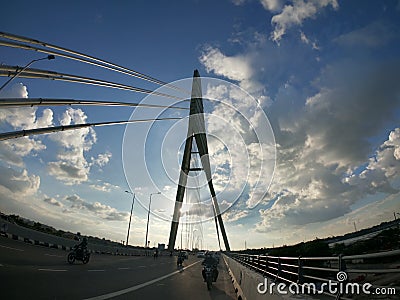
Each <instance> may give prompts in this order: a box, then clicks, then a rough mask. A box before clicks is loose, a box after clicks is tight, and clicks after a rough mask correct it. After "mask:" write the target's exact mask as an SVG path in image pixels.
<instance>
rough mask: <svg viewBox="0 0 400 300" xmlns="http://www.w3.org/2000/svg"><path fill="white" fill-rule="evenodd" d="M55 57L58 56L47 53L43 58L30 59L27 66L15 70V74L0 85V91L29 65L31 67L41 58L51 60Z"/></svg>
mask: <svg viewBox="0 0 400 300" xmlns="http://www.w3.org/2000/svg"><path fill="white" fill-rule="evenodd" d="M55 58H56V57H55V56H54V55H47V56H46V57H43V58H38V59H34V60H31V61H30V62H29V63H28V64H27V65H26V66H25V67H23V68H22V69H21V70H20V71H18V69H17V70H16V72H15V74H14V76H13V77H11V78H10V79H8V80H7V82H6V83H4V84H3V85H2V86H1V87H0V91H1V90H2V89H3V88H4V87H5V86H6V85H7V84H9V83H10V82H11V81H13V80H14V78H16V77H17V76H18V75H19V74H21V73H22V72H23V71H25V70H26V68H28V67H29V66H30V65H31V64H33V63H34V62H36V61H39V60H45V59H48V60H51V59H55Z"/></svg>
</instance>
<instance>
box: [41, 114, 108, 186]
mask: <svg viewBox="0 0 400 300" xmlns="http://www.w3.org/2000/svg"><path fill="white" fill-rule="evenodd" d="M86 119H87V116H86V114H85V113H84V112H83V111H82V110H81V109H73V108H69V109H68V110H67V111H65V112H64V114H63V115H62V117H61V119H60V124H61V125H71V124H83V123H86ZM50 138H51V139H52V140H53V141H55V142H56V143H57V144H59V145H60V147H61V149H62V150H61V151H60V152H59V153H58V155H57V158H58V161H55V162H49V163H48V171H49V174H50V175H52V176H54V177H56V178H57V179H58V180H61V181H63V182H64V183H65V184H68V185H72V184H79V183H81V182H85V181H87V180H88V175H89V172H90V166H91V164H90V163H89V162H88V161H87V160H86V158H85V152H87V151H89V150H91V148H92V146H93V144H94V143H96V140H97V138H96V132H95V131H94V130H93V129H92V128H83V129H77V130H71V131H65V132H57V133H54V134H52V135H51V136H50ZM105 159H107V156H106V157H105ZM105 159H104V158H102V159H101V160H99V162H100V163H105Z"/></svg>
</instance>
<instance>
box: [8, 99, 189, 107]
mask: <svg viewBox="0 0 400 300" xmlns="http://www.w3.org/2000/svg"><path fill="white" fill-rule="evenodd" d="M61 105H94V106H95V105H98V106H132V107H148V108H173V109H183V110H188V108H185V107H179V106H173V105H171V106H165V105H156V104H144V103H129V102H115V101H98V100H76V99H52V98H0V107H18V106H31V107H32V106H61Z"/></svg>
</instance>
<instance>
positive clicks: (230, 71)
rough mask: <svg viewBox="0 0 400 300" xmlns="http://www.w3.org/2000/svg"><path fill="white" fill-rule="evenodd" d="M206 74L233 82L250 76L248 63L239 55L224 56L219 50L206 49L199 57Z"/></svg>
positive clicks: (250, 71)
mask: <svg viewBox="0 0 400 300" xmlns="http://www.w3.org/2000/svg"><path fill="white" fill-rule="evenodd" d="M200 62H201V63H202V64H203V65H204V66H205V68H206V70H207V72H214V73H215V74H216V75H222V76H224V77H226V78H229V79H231V80H235V81H243V80H245V79H249V78H250V77H251V76H252V72H253V71H252V68H251V65H250V61H249V60H248V59H247V58H246V57H244V56H241V55H238V56H233V57H230V56H226V55H224V54H222V53H221V51H220V50H219V49H216V48H212V47H208V48H206V49H205V51H204V52H203V54H202V56H201V57H200Z"/></svg>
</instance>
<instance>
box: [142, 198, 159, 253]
mask: <svg viewBox="0 0 400 300" xmlns="http://www.w3.org/2000/svg"><path fill="white" fill-rule="evenodd" d="M159 194H161V192H157V193H151V194H150V202H149V210H148V212H147V227H146V242H145V243H144V247H145V248H146V247H148V244H147V236H148V234H149V221H150V206H151V196H153V195H159Z"/></svg>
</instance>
